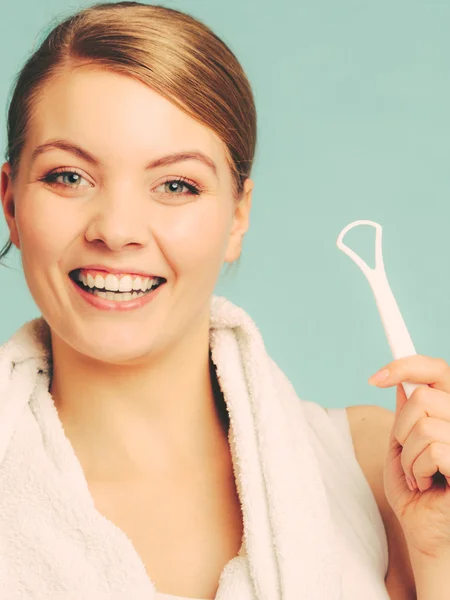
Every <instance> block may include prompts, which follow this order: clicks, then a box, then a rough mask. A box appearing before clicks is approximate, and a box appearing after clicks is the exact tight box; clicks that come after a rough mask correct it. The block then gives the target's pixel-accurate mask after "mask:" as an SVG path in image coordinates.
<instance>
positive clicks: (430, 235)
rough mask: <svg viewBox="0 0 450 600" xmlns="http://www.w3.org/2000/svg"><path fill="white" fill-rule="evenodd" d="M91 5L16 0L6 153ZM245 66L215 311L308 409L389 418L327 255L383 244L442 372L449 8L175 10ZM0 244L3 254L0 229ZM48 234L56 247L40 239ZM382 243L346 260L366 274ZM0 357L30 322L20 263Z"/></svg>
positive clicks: (9, 48) (339, 260) (2, 42)
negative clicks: (233, 207) (242, 179)
mask: <svg viewBox="0 0 450 600" xmlns="http://www.w3.org/2000/svg"><path fill="white" fill-rule="evenodd" d="M89 4H90V2H79V3H76V2H65V1H64V0H16V1H15V2H7V3H5V6H3V7H2V12H1V17H0V19H1V20H0V32H1V36H0V65H1V79H0V96H1V98H0V102H1V105H2V106H3V109H2V110H1V126H2V152H3V151H4V149H5V147H6V106H7V102H8V100H9V95H10V91H11V86H12V82H13V78H14V77H15V75H16V73H17V71H18V69H19V68H20V67H21V66H22V64H23V62H24V61H25V60H26V58H27V57H28V55H29V53H30V52H31V51H32V49H33V48H34V47H35V45H36V44H37V43H38V42H39V40H41V39H42V38H43V36H44V35H45V34H46V32H47V31H48V30H49V28H50V26H51V25H52V24H54V22H55V20H59V19H60V18H62V17H64V16H66V15H68V14H70V13H71V12H73V11H74V10H77V9H79V8H82V7H85V6H88V5H89ZM163 4H164V5H165V6H169V7H173V8H178V9H180V10H184V11H186V12H188V13H190V14H192V15H193V16H196V17H198V18H200V19H201V20H203V21H204V22H206V23H207V24H208V25H210V26H211V27H212V28H213V30H214V31H215V32H216V33H217V34H219V35H220V36H221V37H222V38H223V39H224V41H225V42H227V43H228V44H229V45H230V47H231V48H232V50H233V51H234V52H235V53H236V55H237V56H238V58H239V59H240V60H241V62H242V64H243V66H244V68H245V70H246V72H247V74H248V77H249V79H250V81H251V83H252V86H253V89H254V92H255V97H256V104H257V109H258V115H259V140H258V148H257V154H256V160H255V166H254V171H253V179H254V181H255V191H254V196H253V209H252V218H251V227H250V231H249V232H248V234H247V236H246V240H245V244H244V252H243V256H242V259H241V262H240V265H239V267H238V268H232V269H231V270H229V271H228V273H226V270H225V269H224V272H223V274H222V276H221V278H220V280H219V282H218V285H217V288H216V293H217V294H220V295H225V296H227V297H228V298H229V299H230V300H231V301H233V302H235V303H237V304H239V305H240V306H242V307H243V308H244V309H245V310H246V311H247V312H248V313H249V314H250V316H251V317H252V318H253V319H254V320H255V321H256V323H257V325H258V327H259V329H260V331H261V332H262V334H263V337H264V340H265V343H266V346H267V349H268V351H269V353H270V354H271V355H272V357H273V358H274V359H275V360H276V361H277V362H278V364H279V365H280V366H281V367H282V368H283V369H284V371H285V372H286V374H287V375H288V377H289V378H290V379H291V381H292V383H293V384H294V386H295V388H296V390H297V392H298V394H299V395H300V397H301V398H304V399H307V400H313V401H315V402H317V403H319V404H322V405H323V406H330V407H339V406H349V405H353V404H377V405H380V406H385V407H387V408H390V409H394V407H395V388H394V389H391V390H378V389H376V388H372V387H370V386H369V385H368V384H367V379H368V377H369V376H370V375H371V374H372V373H373V372H374V371H376V370H377V369H378V368H380V367H382V366H384V365H385V364H386V363H388V362H389V361H390V360H391V354H390V349H389V346H388V344H387V341H386V337H385V334H384V331H383V328H382V325H381V321H380V318H379V315H378V311H377V308H376V304H375V301H374V297H373V294H372V291H371V289H370V287H369V284H368V283H367V281H366V279H365V277H364V275H363V274H362V273H361V272H360V270H359V269H358V268H357V267H356V265H355V264H354V263H353V262H352V261H351V260H350V259H349V258H348V257H347V256H345V255H344V254H343V253H342V252H340V251H339V250H338V249H337V248H336V238H337V236H338V234H339V232H340V231H341V229H342V228H343V227H345V226H346V225H347V224H348V223H350V222H351V221H354V220H359V219H369V220H373V221H377V222H379V223H380V224H381V225H382V226H383V247H384V260H385V265H386V271H387V274H388V277H389V281H390V283H391V287H392V290H393V292H394V294H395V296H396V298H397V301H398V304H399V307H400V310H401V311H402V313H403V316H404V319H405V322H406V325H407V327H408V329H409V331H410V334H411V337H412V339H413V342H414V344H415V347H416V350H417V352H418V353H420V354H427V355H431V356H439V357H442V358H444V359H445V360H447V361H450V351H449V341H448V340H449V333H450V312H449V300H450V281H449V272H448V271H449V269H448V264H449V255H450V237H449V235H448V231H449V219H450V208H449V198H450V168H449V165H450V135H449V133H450V117H449V115H450V36H449V35H448V31H449V25H450V2H448V0H428V1H427V2H424V1H423V0H377V1H376V2H373V1H367V0H366V1H364V0H340V2H336V1H335V0H314V1H306V0H278V1H277V2H272V1H268V0H253V1H249V0H226V1H223V0H179V1H173V2H165V3H163ZM0 221H1V222H0V242H1V245H3V240H5V241H6V239H7V230H6V225H5V223H4V221H3V219H2V218H0ZM49 234H51V232H49ZM374 240H375V233H374V230H373V229H372V228H370V227H360V228H358V229H357V230H354V231H352V232H350V233H349V234H348V236H347V237H346V243H347V244H348V245H350V246H351V247H352V248H354V249H355V250H356V251H357V252H360V253H361V254H362V255H363V256H364V257H365V258H366V259H367V260H368V262H370V263H372V264H373V263H374V258H373V255H374ZM7 265H9V266H10V267H11V268H4V267H0V288H1V292H2V293H1V294H0V343H2V342H4V341H5V340H6V339H7V338H8V337H9V336H10V335H11V334H12V333H13V332H14V331H15V330H16V329H17V328H18V327H20V326H21V324H23V323H24V322H25V321H27V320H29V319H31V318H33V317H36V316H38V315H39V311H38V309H37V307H36V306H35V304H34V302H33V300H32V298H31V296H30V294H29V292H28V289H27V287H26V284H25V281H24V278H23V274H22V271H21V266H20V255H19V254H18V252H17V251H15V252H14V253H13V254H12V256H11V258H10V259H9V260H8V261H7Z"/></svg>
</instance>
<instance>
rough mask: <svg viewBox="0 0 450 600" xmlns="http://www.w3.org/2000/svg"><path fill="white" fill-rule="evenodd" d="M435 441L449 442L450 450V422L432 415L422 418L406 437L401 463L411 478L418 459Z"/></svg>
mask: <svg viewBox="0 0 450 600" xmlns="http://www.w3.org/2000/svg"><path fill="white" fill-rule="evenodd" d="M435 442H439V443H442V444H448V448H449V450H450V423H449V422H447V421H441V420H440V419H433V418H431V417H425V418H422V419H420V420H419V421H418V422H417V423H416V425H415V426H414V428H413V430H412V431H411V433H410V435H409V436H408V438H407V439H406V442H405V444H404V446H403V450H402V454H401V464H402V467H403V470H404V472H405V475H406V476H407V477H409V479H413V477H414V473H413V464H414V463H415V461H416V459H417V458H418V457H419V456H420V455H421V454H422V453H423V452H424V451H425V450H426V449H427V448H428V447H429V446H430V445H431V444H432V443H435ZM433 474H434V473H433ZM417 483H418V482H417Z"/></svg>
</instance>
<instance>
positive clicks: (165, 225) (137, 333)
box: [2, 66, 252, 364]
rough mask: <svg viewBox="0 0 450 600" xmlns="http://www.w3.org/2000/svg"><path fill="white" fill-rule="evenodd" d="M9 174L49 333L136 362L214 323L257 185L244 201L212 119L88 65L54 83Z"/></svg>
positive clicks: (13, 217)
mask: <svg viewBox="0 0 450 600" xmlns="http://www.w3.org/2000/svg"><path fill="white" fill-rule="evenodd" d="M43 144H45V145H46V147H41V146H42V145H43ZM51 144H53V145H51ZM39 147H41V148H39ZM71 147H72V150H70V148H71ZM175 155H179V156H175ZM183 155H184V156H183ZM9 172H10V168H9V164H8V163H6V164H5V165H3V169H2V203H3V209H4V212H5V216H6V219H7V223H8V226H9V230H10V235H11V239H12V241H13V243H14V244H15V245H16V246H17V247H18V248H19V249H20V251H21V255H22V263H23V269H24V274H25V278H26V281H27V284H28V286H29V289H30V291H31V294H32V295H33V298H34V300H35V302H36V304H37V306H38V307H39V309H40V311H41V313H42V315H43V316H44V318H45V320H46V321H47V322H48V323H49V325H50V327H51V329H52V332H53V335H57V336H58V337H59V338H60V339H61V340H62V341H63V342H65V343H66V344H67V345H68V346H70V347H72V348H73V349H75V350H76V351H77V352H80V353H81V354H83V355H86V356H89V357H91V358H94V359H97V360H101V361H106V362H114V363H116V364H118V363H133V362H136V363H137V362H140V359H143V358H144V357H145V356H146V355H148V354H149V353H151V352H152V351H156V350H161V349H162V348H164V347H166V346H168V345H170V344H172V343H176V341H177V339H179V338H180V337H181V336H183V335H184V334H185V333H186V332H187V331H188V330H191V331H193V328H195V327H196V326H198V325H199V324H202V323H203V324H204V323H205V315H208V314H209V302H210V298H211V294H212V293H213V290H214V287H215V285H216V281H217V278H218V276H219V273H220V269H221V267H222V265H223V263H224V262H232V261H234V260H236V258H237V257H238V256H239V254H240V249H241V241H242V237H243V235H244V233H245V231H246V230H247V227H248V217H249V211H250V205H251V187H252V182H251V181H250V180H247V182H246V187H245V192H244V196H243V200H242V201H241V202H240V203H239V204H236V203H235V200H234V198H233V196H232V176H231V172H230V169H229V166H228V163H227V160H226V154H225V148H224V145H223V143H222V142H221V140H220V139H219V138H218V137H217V136H216V135H215V134H214V133H213V132H212V131H211V130H209V129H208V128H207V127H205V126H204V125H202V124H200V123H198V122H197V121H195V120H194V119H192V118H191V117H189V116H188V115H186V114H185V113H184V112H183V111H181V110H180V109H179V108H177V107H175V106H174V105H173V104H171V103H170V102H169V101H167V100H166V99H164V98H163V97H161V96H160V95H158V94H157V93H156V92H154V91H153V90H151V89H150V88H149V87H147V86H146V85H144V84H143V83H141V82H139V81H136V80H134V79H132V78H129V77H126V76H123V75H120V74H116V73H113V72H111V71H106V70H101V69H99V68H93V67H92V66H83V67H78V68H76V69H74V70H72V71H70V72H69V71H68V72H66V73H64V74H62V75H60V76H58V78H57V79H56V80H54V81H53V82H52V83H50V84H47V85H46V87H45V90H44V93H42V94H41V96H40V99H39V102H38V104H37V106H36V112H35V114H34V116H33V119H32V122H31V123H30V129H29V133H28V137H27V142H26V145H25V147H24V151H23V154H22V159H21V165H20V170H19V173H18V177H17V179H16V181H15V183H14V186H12V182H11V180H10V179H9V177H8V175H9ZM152 277H154V279H152ZM158 278H163V279H162V281H163V283H162V285H160V286H159V287H157V288H156V289H155V290H154V291H152V289H151V286H152V284H153V285H156V284H157V283H158V282H159V281H161V279H158ZM108 288H109V289H108ZM149 288H150V291H148V289H149Z"/></svg>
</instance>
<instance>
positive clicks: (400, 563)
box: [346, 405, 415, 600]
mask: <svg viewBox="0 0 450 600" xmlns="http://www.w3.org/2000/svg"><path fill="white" fill-rule="evenodd" d="M346 410H347V415H348V421H349V425H350V431H351V435H352V440H353V446H354V448H355V455H356V459H357V461H358V463H359V465H360V467H361V469H362V471H363V473H364V475H365V477H366V479H367V481H368V483H369V485H370V487H371V489H372V492H373V495H374V497H375V500H376V502H377V505H378V508H379V510H380V514H381V517H382V519H383V522H384V526H385V529H386V536H387V540H388V547H389V568H388V572H387V575H386V587H387V588H388V592H389V595H390V598H392V599H393V600H408V599H410V598H414V597H415V595H414V591H413V590H414V575H413V571H412V568H411V563H410V560H409V553H408V548H407V545H406V542H405V538H404V535H403V530H402V528H401V526H400V523H399V522H398V519H397V517H396V516H395V514H394V512H393V511H392V508H391V507H390V505H389V503H388V501H387V499H386V495H385V493H384V482H383V470H384V460H385V457H386V453H387V450H388V445H389V434H390V432H391V430H392V427H393V424H394V416H395V413H393V412H392V411H390V410H388V409H387V408H383V407H381V406H372V405H361V406H349V407H347V409H346Z"/></svg>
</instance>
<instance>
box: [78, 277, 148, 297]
mask: <svg viewBox="0 0 450 600" xmlns="http://www.w3.org/2000/svg"><path fill="white" fill-rule="evenodd" d="M75 278H76V279H77V280H78V281H80V282H82V283H83V285H85V286H86V287H89V288H90V289H92V288H97V290H104V291H105V297H109V298H110V299H112V297H111V296H110V294H113V295H114V292H121V296H122V297H121V298H120V299H121V300H126V299H128V300H129V299H131V297H136V296H134V295H132V294H131V293H132V292H134V293H136V292H138V293H141V292H147V291H148V290H150V289H151V288H152V287H154V286H155V285H156V284H157V282H158V278H157V277H140V276H132V275H123V276H122V277H120V278H119V277H116V275H113V274H112V273H108V274H107V275H106V277H103V276H102V275H96V276H95V277H94V276H93V275H92V274H91V273H87V274H84V273H82V272H81V271H78V273H77V274H76V276H75ZM128 295H129V296H130V298H128ZM116 296H117V297H116V298H115V300H118V299H119V294H117V295H116ZM102 297H103V296H102Z"/></svg>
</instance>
